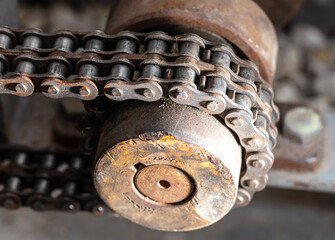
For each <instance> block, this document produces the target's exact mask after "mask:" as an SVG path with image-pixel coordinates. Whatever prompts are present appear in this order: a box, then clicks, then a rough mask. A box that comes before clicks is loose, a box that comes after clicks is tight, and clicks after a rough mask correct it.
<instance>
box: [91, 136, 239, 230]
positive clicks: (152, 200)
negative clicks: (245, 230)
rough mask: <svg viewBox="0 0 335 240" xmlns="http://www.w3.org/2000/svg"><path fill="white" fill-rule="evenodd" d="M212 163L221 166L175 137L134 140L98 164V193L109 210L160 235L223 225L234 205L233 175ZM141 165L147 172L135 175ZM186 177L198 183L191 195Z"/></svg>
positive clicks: (128, 141)
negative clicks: (172, 231)
mask: <svg viewBox="0 0 335 240" xmlns="http://www.w3.org/2000/svg"><path fill="white" fill-rule="evenodd" d="M210 159H212V161H214V162H215V161H219V160H215V159H216V157H215V156H213V155H212V154H210V153H208V152H206V151H205V150H204V149H202V148H200V147H197V146H195V145H192V144H187V143H185V142H184V141H180V140H177V139H175V138H174V137H172V136H164V137H162V138H161V139H158V140H147V141H143V140H140V139H130V140H127V141H124V142H121V143H119V144H117V145H116V146H114V147H112V148H111V149H109V150H108V151H107V152H106V153H105V154H104V155H103V156H102V157H101V158H100V160H99V161H98V163H97V167H96V171H95V174H94V175H95V187H96V189H97V191H98V192H99V194H100V196H101V198H102V199H103V201H104V202H105V203H106V204H107V205H108V206H109V207H111V208H112V209H113V210H115V211H116V212H118V213H119V214H120V215H122V216H123V217H125V218H128V219H130V220H131V221H134V222H136V223H139V224H141V225H144V226H147V227H149V228H154V229H159V230H170V231H171V230H174V231H176V230H178V231H186V230H193V229H198V228H201V227H205V226H207V225H210V224H212V223H214V222H216V221H218V220H219V219H221V218H222V217H223V216H224V215H225V214H226V213H227V212H228V211H229V210H230V208H231V207H232V205H233V204H234V202H235V196H236V186H235V184H234V181H233V178H232V176H231V173H230V171H229V170H228V169H227V168H226V167H225V166H223V165H221V167H220V169H218V168H217V166H216V165H215V164H214V163H213V162H211V161H210ZM140 164H143V165H145V166H146V165H148V167H144V168H142V169H140V170H139V172H138V173H137V169H136V167H138V166H139V165H140ZM151 173H153V174H151ZM223 173H224V174H223ZM188 175H190V176H192V178H193V179H194V182H195V186H196V189H195V190H194V194H193V195H192V193H193V189H192V188H193V183H192V180H191V179H190V178H189V177H188ZM159 184H160V185H161V186H159ZM157 185H158V186H157ZM170 189H171V190H170Z"/></svg>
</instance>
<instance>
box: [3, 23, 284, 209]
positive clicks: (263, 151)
mask: <svg viewBox="0 0 335 240" xmlns="http://www.w3.org/2000/svg"><path fill="white" fill-rule="evenodd" d="M0 73H1V75H2V77H1V79H0V94H1V93H2V94H13V95H18V96H29V95H31V94H33V93H34V92H40V93H42V94H43V95H45V96H47V97H50V98H55V99H59V98H64V97H71V98H77V99H81V100H92V99H94V98H96V97H98V96H106V97H107V98H109V99H111V100H114V101H125V100H130V99H133V100H141V101H147V102H153V101H158V100H161V99H171V100H172V101H174V102H176V103H179V104H184V105H189V106H193V107H196V108H198V109H201V110H203V111H206V112H207V113H209V114H215V115H219V116H221V117H222V118H223V119H224V121H225V123H226V125H227V126H228V127H229V128H230V129H231V130H232V131H234V132H235V133H236V135H237V136H238V138H239V140H240V144H241V145H242V147H243V157H244V161H242V162H243V164H242V170H241V177H240V186H239V190H238V196H237V201H236V204H235V205H236V206H244V205H246V204H248V203H249V201H250V200H251V198H252V195H253V194H254V192H256V191H260V190H262V189H263V188H264V187H265V185H266V182H267V172H268V170H269V169H270V168H271V166H272V163H273V159H274V156H273V153H272V149H273V147H274V146H275V142H276V136H277V129H276V127H275V123H276V122H277V121H278V118H279V114H278V109H277V107H276V106H275V105H274V103H273V92H272V89H271V86H270V85H269V84H268V83H266V82H265V81H264V80H263V79H262V78H261V77H260V74H259V71H258V69H257V67H256V66H255V65H254V64H253V63H252V62H251V61H248V60H243V59H241V58H239V57H238V54H237V53H236V52H235V51H234V49H233V47H232V46H231V45H230V44H229V43H219V44H218V43H213V42H209V41H207V40H204V39H203V38H201V37H199V36H197V35H194V34H183V35H177V36H171V35H168V34H166V33H164V32H150V33H136V32H128V31H125V32H120V33H119V34H116V35H107V34H105V33H103V32H101V31H95V32H91V33H79V32H70V31H59V32H57V33H54V34H47V33H43V32H41V31H39V30H36V29H32V30H19V29H11V28H6V27H2V28H0Z"/></svg>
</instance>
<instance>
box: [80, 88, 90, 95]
mask: <svg viewBox="0 0 335 240" xmlns="http://www.w3.org/2000/svg"><path fill="white" fill-rule="evenodd" d="M90 93H91V91H90V89H88V88H87V87H81V88H80V90H79V94H80V95H81V96H88V95H90Z"/></svg>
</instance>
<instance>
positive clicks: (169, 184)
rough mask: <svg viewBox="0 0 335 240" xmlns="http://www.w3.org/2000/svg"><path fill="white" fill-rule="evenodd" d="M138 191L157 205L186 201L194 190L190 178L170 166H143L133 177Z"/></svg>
mask: <svg viewBox="0 0 335 240" xmlns="http://www.w3.org/2000/svg"><path fill="white" fill-rule="evenodd" d="M134 179H135V180H134V182H135V187H136V188H137V189H138V191H139V192H140V193H141V194H142V195H143V196H146V197H148V198H150V199H152V200H154V201H156V202H158V203H178V202H181V201H183V200H186V199H187V198H188V197H189V196H191V194H192V193H193V190H194V183H193V180H192V179H191V177H190V176H189V175H188V174H187V173H185V172H184V171H182V170H181V169H179V168H176V167H173V166H171V165H164V164H156V165H150V166H144V167H143V168H142V169H140V170H139V171H138V173H137V174H136V175H135V177H134Z"/></svg>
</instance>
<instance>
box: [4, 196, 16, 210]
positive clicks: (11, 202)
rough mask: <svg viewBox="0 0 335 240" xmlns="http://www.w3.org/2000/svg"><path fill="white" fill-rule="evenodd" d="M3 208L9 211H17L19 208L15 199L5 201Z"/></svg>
mask: <svg viewBox="0 0 335 240" xmlns="http://www.w3.org/2000/svg"><path fill="white" fill-rule="evenodd" d="M3 206H4V207H5V208H7V209H16V208H17V203H16V201H15V200H14V199H12V198H7V199H5V200H4V201H3Z"/></svg>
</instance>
